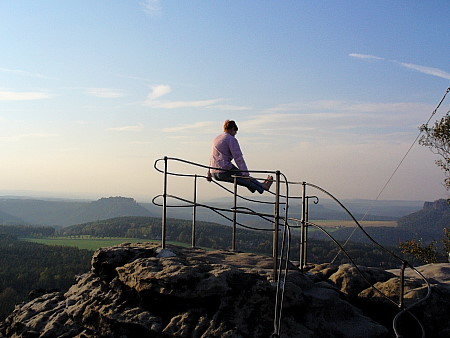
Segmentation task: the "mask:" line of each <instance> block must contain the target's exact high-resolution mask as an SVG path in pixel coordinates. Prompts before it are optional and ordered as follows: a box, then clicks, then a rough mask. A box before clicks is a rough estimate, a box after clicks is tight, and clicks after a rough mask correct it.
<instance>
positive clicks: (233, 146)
mask: <svg viewBox="0 0 450 338" xmlns="http://www.w3.org/2000/svg"><path fill="white" fill-rule="evenodd" d="M230 151H231V155H232V156H233V158H234V161H235V162H236V165H237V167H238V168H239V169H240V170H241V171H242V176H250V175H249V173H248V169H247V164H246V163H245V160H244V155H243V154H242V151H241V147H240V146H239V142H238V140H237V139H235V138H234V137H233V138H231V140H230Z"/></svg>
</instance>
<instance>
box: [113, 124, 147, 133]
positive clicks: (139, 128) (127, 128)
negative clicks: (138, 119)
mask: <svg viewBox="0 0 450 338" xmlns="http://www.w3.org/2000/svg"><path fill="white" fill-rule="evenodd" d="M108 130H111V131H132V132H136V131H142V130H144V125H143V124H142V123H138V124H136V125H132V126H122V127H112V128H108Z"/></svg>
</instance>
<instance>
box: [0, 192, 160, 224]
mask: <svg viewBox="0 0 450 338" xmlns="http://www.w3.org/2000/svg"><path fill="white" fill-rule="evenodd" d="M2 216H3V217H2ZM120 216H152V213H151V212H150V211H149V210H148V209H146V208H144V207H143V206H141V205H140V204H138V203H137V202H136V201H135V200H134V199H132V198H126V197H109V198H101V199H99V200H97V201H93V202H85V201H67V200H60V201H55V200H51V201H49V200H37V199H23V198H21V199H12V198H4V199H0V221H1V222H2V224H41V225H52V226H68V225H72V224H79V223H85V222H90V221H96V220H101V219H108V218H113V217H120Z"/></svg>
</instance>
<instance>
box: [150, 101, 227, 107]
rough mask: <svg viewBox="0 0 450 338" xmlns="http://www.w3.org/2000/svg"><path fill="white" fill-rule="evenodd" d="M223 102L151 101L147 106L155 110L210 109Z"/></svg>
mask: <svg viewBox="0 0 450 338" xmlns="http://www.w3.org/2000/svg"><path fill="white" fill-rule="evenodd" d="M219 101H221V99H212V100H197V101H150V102H147V103H146V104H147V105H148V106H151V107H154V108H165V109H176V108H193V107H197V108H200V107H210V106H211V105H213V104H215V103H217V102H219Z"/></svg>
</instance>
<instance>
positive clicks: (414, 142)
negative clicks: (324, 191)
mask: <svg viewBox="0 0 450 338" xmlns="http://www.w3.org/2000/svg"><path fill="white" fill-rule="evenodd" d="M449 91H450V87H449V88H447V90H446V91H445V93H444V96H443V97H442V99H441V100H440V101H439V103H438V104H437V106H436V108H435V109H434V110H433V111H432V113H431V115H430V117H429V118H428V120H427V122H426V123H425V126H428V124H429V123H430V121H431V119H432V118H433V116H434V115H435V114H436V112H437V111H438V109H439V108H440V106H441V105H442V102H444V100H445V97H446V96H447V94H448V93H449ZM449 112H450V110H449ZM447 114H448V112H447ZM421 135H422V131H420V132H419V134H418V135H417V137H416V138H415V139H414V141H413V142H412V143H411V146H410V147H409V148H408V150H407V151H406V153H405V155H403V157H402V159H401V160H400V162H399V163H398V165H397V167H396V168H395V169H394V171H393V172H392V174H391V176H389V178H388V179H387V181H386V183H385V184H384V185H383V187H382V188H381V190H380V192H379V193H378V195H377V197H376V198H375V200H373V201H372V203H371V205H370V206H369V208H368V209H367V211H366V212H365V214H364V216H363V217H362V219H361V221H363V220H364V219H365V218H366V217H367V215H368V214H369V212H370V210H371V209H372V208H373V204H374V203H375V202H376V201H378V199H379V198H380V196H381V194H382V193H383V192H384V190H385V189H386V187H387V186H388V185H389V183H390V182H391V180H392V178H393V177H394V176H395V174H396V173H397V171H398V170H399V169H400V167H401V165H402V164H403V162H404V161H405V159H406V157H407V156H408V155H409V153H410V152H411V150H412V148H413V147H414V145H415V144H416V142H417V141H418V140H419V138H420V136H421ZM357 229H358V227H355V228H354V229H353V231H352V232H351V233H350V235H349V237H348V238H347V240H346V241H345V243H344V247H345V246H346V245H347V243H348V242H349V241H350V239H351V238H352V237H353V234H354V233H355V231H356V230H357ZM340 253H341V251H340V250H339V252H338V253H337V254H336V256H335V257H334V258H333V260H332V261H331V264H333V263H334V262H335V261H336V259H337V258H338V256H339V255H340Z"/></svg>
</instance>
